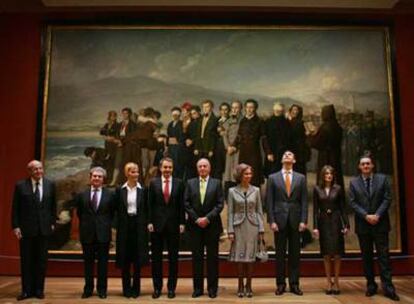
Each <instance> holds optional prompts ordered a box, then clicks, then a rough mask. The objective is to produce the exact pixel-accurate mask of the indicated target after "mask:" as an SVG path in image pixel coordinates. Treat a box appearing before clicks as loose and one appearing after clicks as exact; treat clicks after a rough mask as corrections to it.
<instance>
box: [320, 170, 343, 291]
mask: <svg viewBox="0 0 414 304" xmlns="http://www.w3.org/2000/svg"><path fill="white" fill-rule="evenodd" d="M319 176H320V179H319V185H316V186H315V187H314V190H313V214H314V230H313V232H314V234H315V236H316V237H319V239H320V240H319V244H320V249H321V254H322V256H323V260H324V266H325V273H326V279H327V283H328V287H327V289H326V294H339V293H340V291H339V272H340V269H341V255H342V254H343V253H344V251H345V250H344V234H346V233H347V232H348V229H349V222H348V217H347V215H346V213H345V206H344V201H345V200H344V197H343V190H342V188H341V186H339V185H338V184H336V182H335V170H334V168H333V167H331V166H324V167H323V168H322V170H321V172H320V175H319ZM332 259H333V264H334V281H333V282H332V278H331V260H332Z"/></svg>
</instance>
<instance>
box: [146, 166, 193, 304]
mask: <svg viewBox="0 0 414 304" xmlns="http://www.w3.org/2000/svg"><path fill="white" fill-rule="evenodd" d="M159 168H160V171H161V176H160V177H156V178H154V179H152V180H151V182H150V185H149V188H148V213H149V224H148V230H149V231H150V232H151V253H152V280H153V284H154V293H153V294H152V297H153V298H154V299H156V298H159V297H160V295H161V290H162V285H163V283H162V252H163V248H164V242H167V250H168V262H169V272H168V283H167V287H168V298H170V299H172V298H174V297H175V288H176V286H177V273H178V249H179V241H180V233H183V232H184V227H185V226H184V225H185V213H184V184H183V182H182V181H181V180H180V179H178V178H173V177H172V172H173V160H172V159H171V158H163V159H161V161H160V165H159Z"/></svg>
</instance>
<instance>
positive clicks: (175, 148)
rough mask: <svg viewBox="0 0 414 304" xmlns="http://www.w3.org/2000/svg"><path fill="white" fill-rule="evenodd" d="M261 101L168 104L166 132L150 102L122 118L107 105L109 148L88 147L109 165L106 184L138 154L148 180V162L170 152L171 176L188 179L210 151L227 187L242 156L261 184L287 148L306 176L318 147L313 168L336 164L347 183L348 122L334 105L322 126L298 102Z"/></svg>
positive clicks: (96, 160)
mask: <svg viewBox="0 0 414 304" xmlns="http://www.w3.org/2000/svg"><path fill="white" fill-rule="evenodd" d="M258 107H259V103H258V102H257V101H256V100H254V99H248V100H246V101H245V102H244V103H242V102H241V101H238V100H236V101H233V102H231V103H226V102H224V103H221V104H220V105H219V109H218V115H216V114H215V113H214V103H213V101H211V100H204V101H203V102H202V103H201V107H200V106H198V105H191V104H190V103H188V102H186V103H184V104H183V105H182V106H181V107H178V106H174V107H173V108H172V109H171V121H170V122H169V123H168V125H167V126H166V128H165V132H161V127H162V124H161V122H160V117H161V114H160V112H158V111H155V110H154V109H153V108H145V109H142V110H140V111H139V112H138V114H136V115H135V113H133V112H132V110H131V109H130V108H124V109H122V111H121V114H122V120H121V121H120V122H119V121H117V113H116V112H115V111H110V112H109V113H108V121H107V123H106V124H105V125H104V126H103V128H102V129H101V130H100V134H101V135H103V136H104V140H105V152H104V151H102V153H101V155H100V157H98V153H95V154H94V155H93V156H91V152H90V151H88V156H91V158H92V159H93V161H92V165H91V167H94V166H97V165H100V166H103V167H104V168H105V169H107V172H108V177H109V180H108V184H109V185H112V186H116V185H120V184H122V183H123V182H124V181H125V176H124V174H123V172H122V171H123V167H124V165H125V164H126V163H127V162H135V163H137V164H138V165H139V167H140V169H141V173H142V176H141V177H140V181H142V182H144V183H145V184H148V182H149V180H150V178H151V177H152V176H153V175H152V173H153V171H151V170H150V169H151V167H152V166H155V167H156V166H158V162H159V160H160V159H161V158H163V157H165V156H168V157H170V158H171V159H172V160H173V161H174V167H175V170H174V173H173V174H174V177H177V178H180V179H182V180H184V181H186V180H188V179H190V178H194V177H195V176H197V170H196V162H197V161H198V160H199V159H200V158H207V159H208V160H209V161H210V162H211V164H212V176H213V177H214V178H217V179H220V180H222V181H223V182H224V188H225V193H226V194H227V191H228V189H229V188H230V187H231V186H234V185H235V179H234V177H233V171H234V169H235V167H236V165H237V164H239V163H246V164H249V165H250V166H252V168H253V170H254V172H255V174H254V175H253V177H252V184H253V185H255V186H257V187H259V186H260V185H261V184H263V183H264V180H265V178H267V177H268V176H269V175H270V174H272V173H275V172H277V171H279V170H280V169H281V159H282V155H283V153H284V152H285V151H286V150H290V151H292V152H293V153H294V154H295V156H296V165H295V170H296V171H297V172H299V173H302V174H304V175H305V176H306V173H307V163H308V162H309V161H310V159H311V148H314V149H316V150H318V152H319V153H318V165H317V170H316V171H317V172H319V171H320V170H321V168H322V167H323V166H324V165H331V166H332V167H334V168H336V174H337V181H338V183H339V184H340V185H341V186H343V175H342V170H341V167H342V164H341V161H342V159H341V143H342V133H343V129H342V127H341V126H340V125H339V123H338V121H337V118H336V112H335V108H334V106H333V105H326V106H323V107H322V111H321V118H322V119H321V121H322V122H321V124H320V126H319V128H316V126H314V125H313V124H311V125H309V126H307V124H305V122H304V119H303V108H302V107H301V106H300V105H298V104H293V105H291V106H290V107H289V109H287V110H285V106H284V105H283V104H282V103H280V102H275V103H274V105H273V112H272V113H270V115H269V116H268V117H266V118H265V119H264V118H262V117H260V116H259V115H258V113H257V111H258ZM305 126H307V127H305ZM85 153H86V152H85Z"/></svg>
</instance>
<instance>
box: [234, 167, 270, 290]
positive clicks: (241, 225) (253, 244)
mask: <svg viewBox="0 0 414 304" xmlns="http://www.w3.org/2000/svg"><path fill="white" fill-rule="evenodd" d="M252 176H253V170H252V168H251V167H250V166H249V165H246V164H240V165H238V166H237V167H236V170H235V179H236V181H237V183H238V184H237V186H235V187H233V188H230V189H229V194H228V198H227V203H228V234H229V239H230V241H231V242H232V243H231V248H230V256H229V260H230V261H232V262H236V263H237V270H238V277H239V287H238V291H237V295H238V297H243V296H247V297H249V298H251V297H252V296H253V292H252V273H253V263H254V262H255V261H256V253H257V251H258V241H259V239H261V238H262V237H263V234H264V226H263V210H262V201H261V198H260V189H259V188H258V187H255V186H253V185H251V184H250V181H251V179H252ZM244 278H246V285H244V282H243V281H244Z"/></svg>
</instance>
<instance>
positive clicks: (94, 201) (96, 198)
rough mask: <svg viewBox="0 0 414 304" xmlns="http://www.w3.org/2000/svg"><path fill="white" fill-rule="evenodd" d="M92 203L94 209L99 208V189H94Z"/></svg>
mask: <svg viewBox="0 0 414 304" xmlns="http://www.w3.org/2000/svg"><path fill="white" fill-rule="evenodd" d="M91 205H92V209H93V210H94V211H96V210H97V209H98V189H93V195H92V200H91Z"/></svg>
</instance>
